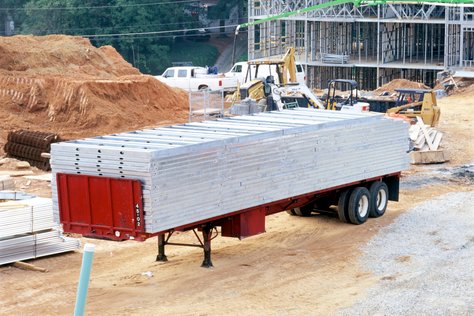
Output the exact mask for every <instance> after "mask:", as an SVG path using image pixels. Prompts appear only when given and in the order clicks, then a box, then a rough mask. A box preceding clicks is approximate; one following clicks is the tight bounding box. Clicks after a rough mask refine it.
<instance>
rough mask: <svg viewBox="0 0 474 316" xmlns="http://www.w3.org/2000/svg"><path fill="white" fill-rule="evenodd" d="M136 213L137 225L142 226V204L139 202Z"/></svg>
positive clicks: (136, 205)
mask: <svg viewBox="0 0 474 316" xmlns="http://www.w3.org/2000/svg"><path fill="white" fill-rule="evenodd" d="M135 215H136V217H137V227H141V225H142V223H141V218H140V206H139V205H138V203H137V204H135Z"/></svg>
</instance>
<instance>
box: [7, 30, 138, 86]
mask: <svg viewBox="0 0 474 316" xmlns="http://www.w3.org/2000/svg"><path fill="white" fill-rule="evenodd" d="M0 56H2V58H1V59H0V72H2V73H4V72H8V73H10V72H21V73H22V74H23V75H40V74H42V75H44V74H60V75H81V76H91V77H94V78H97V77H99V78H113V77H117V76H125V75H139V74H140V71H139V70H138V69H136V68H134V67H133V66H132V65H131V64H129V63H128V62H126V61H125V60H124V59H123V58H122V56H120V54H119V53H118V52H117V51H116V50H115V49H114V48H113V47H111V46H102V47H99V48H97V47H94V46H92V45H91V43H90V41H89V40H88V39H86V38H82V37H77V36H65V35H50V36H14V37H0Z"/></svg>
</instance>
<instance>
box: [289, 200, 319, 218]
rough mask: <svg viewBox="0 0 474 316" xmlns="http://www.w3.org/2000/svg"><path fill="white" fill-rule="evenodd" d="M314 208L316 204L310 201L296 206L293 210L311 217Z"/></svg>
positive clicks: (297, 213)
mask: <svg viewBox="0 0 474 316" xmlns="http://www.w3.org/2000/svg"><path fill="white" fill-rule="evenodd" d="M313 210H314V204H313V203H310V204H307V205H304V206H300V207H295V208H294V209H292V212H295V214H296V215H298V216H303V217H309V216H311V213H312V212H313Z"/></svg>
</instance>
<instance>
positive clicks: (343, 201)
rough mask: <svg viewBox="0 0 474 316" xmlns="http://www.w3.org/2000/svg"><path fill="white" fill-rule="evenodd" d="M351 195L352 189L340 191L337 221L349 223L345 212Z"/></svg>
mask: <svg viewBox="0 0 474 316" xmlns="http://www.w3.org/2000/svg"><path fill="white" fill-rule="evenodd" d="M351 193H352V189H346V190H344V191H342V192H341V194H340V195H339V199H338V202H337V215H338V216H339V220H340V221H341V222H344V223H349V214H348V213H347V211H348V207H349V197H350V196H351Z"/></svg>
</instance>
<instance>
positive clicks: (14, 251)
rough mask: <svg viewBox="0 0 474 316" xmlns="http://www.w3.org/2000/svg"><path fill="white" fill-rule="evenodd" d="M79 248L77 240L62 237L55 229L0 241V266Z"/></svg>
mask: <svg viewBox="0 0 474 316" xmlns="http://www.w3.org/2000/svg"><path fill="white" fill-rule="evenodd" d="M79 247H80V241H79V239H76V238H68V237H64V236H62V234H61V232H60V231H59V230H58V229H57V228H55V229H50V230H47V231H44V232H38V233H33V234H24V235H18V236H15V237H12V238H8V239H0V265H2V264H7V263H11V262H15V261H20V260H27V259H35V258H39V257H44V256H49V255H54V254H58V253H63V252H67V251H73V250H76V249H78V248H79Z"/></svg>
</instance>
